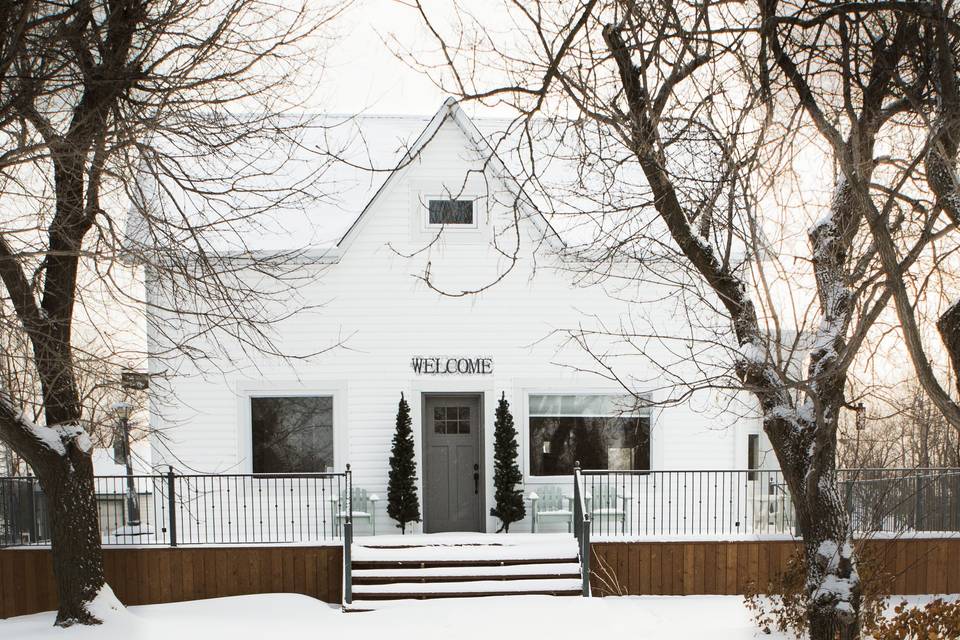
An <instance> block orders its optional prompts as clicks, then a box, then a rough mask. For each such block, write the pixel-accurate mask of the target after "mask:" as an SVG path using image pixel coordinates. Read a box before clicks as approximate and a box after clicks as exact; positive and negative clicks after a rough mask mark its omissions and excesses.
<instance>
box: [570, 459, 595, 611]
mask: <svg viewBox="0 0 960 640" xmlns="http://www.w3.org/2000/svg"><path fill="white" fill-rule="evenodd" d="M582 485H583V477H582V476H581V475H580V463H577V464H576V465H575V466H574V468H573V535H574V537H576V539H577V554H578V555H579V557H580V579H581V581H582V592H583V597H584V598H589V597H590V554H591V549H590V529H591V524H590V510H589V509H588V508H587V505H586V501H585V499H584V495H585V493H584V490H583V486H582Z"/></svg>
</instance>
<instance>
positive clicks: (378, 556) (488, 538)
mask: <svg viewBox="0 0 960 640" xmlns="http://www.w3.org/2000/svg"><path fill="white" fill-rule="evenodd" d="M576 557H577V543H576V541H575V540H574V539H573V536H570V535H562V534H561V535H549V534H546V535H543V534H538V535H531V534H500V535H497V534H484V535H476V534H474V535H464V534H451V535H443V534H429V535H421V536H384V537H382V538H368V539H365V540H363V542H355V543H354V545H353V561H354V562H356V563H362V562H424V563H426V562H464V563H466V562H470V561H485V562H491V561H508V560H517V561H521V560H571V559H575V558H576Z"/></svg>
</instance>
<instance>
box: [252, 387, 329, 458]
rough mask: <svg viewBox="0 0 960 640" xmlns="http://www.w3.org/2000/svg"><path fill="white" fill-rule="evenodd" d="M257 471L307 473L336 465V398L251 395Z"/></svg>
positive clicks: (254, 455)
mask: <svg viewBox="0 0 960 640" xmlns="http://www.w3.org/2000/svg"><path fill="white" fill-rule="evenodd" d="M250 417H251V421H250V422H251V429H252V432H253V433H252V435H253V472H254V473H305V472H315V471H327V470H328V469H330V468H332V467H333V398H332V397H331V396H289V397H272V398H250Z"/></svg>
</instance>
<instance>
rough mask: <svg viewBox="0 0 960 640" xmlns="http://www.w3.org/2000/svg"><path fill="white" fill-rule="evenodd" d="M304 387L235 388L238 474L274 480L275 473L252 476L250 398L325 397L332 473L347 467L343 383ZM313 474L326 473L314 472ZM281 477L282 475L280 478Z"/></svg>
mask: <svg viewBox="0 0 960 640" xmlns="http://www.w3.org/2000/svg"><path fill="white" fill-rule="evenodd" d="M305 384H306V383H300V384H298V383H295V382H290V383H283V382H278V383H276V384H269V383H266V382H261V383H240V384H238V385H237V403H238V406H237V417H238V420H237V422H236V424H237V426H238V428H239V431H240V433H239V434H237V435H238V437H237V461H238V462H237V465H236V467H237V468H238V470H239V472H241V473H247V474H251V475H257V476H271V475H272V476H275V475H278V474H276V473H255V472H254V470H253V411H252V405H251V399H253V398H286V397H314V396H327V397H332V398H333V465H332V471H333V472H340V471H342V470H343V468H344V464H345V463H346V458H345V452H346V451H347V447H348V446H349V444H350V443H349V441H348V439H347V438H348V434H347V432H346V428H345V420H346V416H347V410H348V408H347V404H346V403H347V385H346V382H343V381H331V382H328V381H321V382H317V383H313V384H311V385H310V386H304V385H305ZM314 473H326V471H322V472H314ZM279 475H282V474H279Z"/></svg>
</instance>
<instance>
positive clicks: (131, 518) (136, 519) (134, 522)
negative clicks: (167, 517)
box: [110, 402, 140, 527]
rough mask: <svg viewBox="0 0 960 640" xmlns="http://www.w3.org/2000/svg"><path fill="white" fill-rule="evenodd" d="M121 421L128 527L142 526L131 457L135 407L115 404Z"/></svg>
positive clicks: (114, 408) (113, 407)
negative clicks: (131, 422) (125, 470)
mask: <svg viewBox="0 0 960 640" xmlns="http://www.w3.org/2000/svg"><path fill="white" fill-rule="evenodd" d="M110 408H111V409H113V412H114V413H115V414H117V419H118V420H119V421H120V431H121V434H120V437H122V438H123V461H124V464H125V465H126V467H127V525H128V526H130V527H139V526H140V501H139V500H138V499H137V484H136V482H135V481H134V478H133V456H131V455H130V414H131V413H132V411H133V405H131V404H129V403H127V402H115V403H114V404H112V405H111V406H110Z"/></svg>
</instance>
